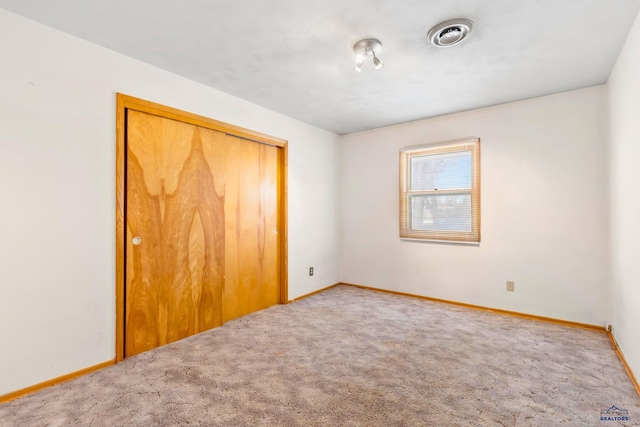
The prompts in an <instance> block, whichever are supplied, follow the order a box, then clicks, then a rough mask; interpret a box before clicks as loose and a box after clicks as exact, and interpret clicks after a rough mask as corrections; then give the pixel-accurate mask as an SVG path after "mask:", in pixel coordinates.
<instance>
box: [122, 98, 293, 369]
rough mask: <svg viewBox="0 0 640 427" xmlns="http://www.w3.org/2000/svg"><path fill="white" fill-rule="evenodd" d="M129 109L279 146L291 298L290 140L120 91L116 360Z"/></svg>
mask: <svg viewBox="0 0 640 427" xmlns="http://www.w3.org/2000/svg"><path fill="white" fill-rule="evenodd" d="M127 110H135V111H140V112H143V113H147V114H153V115H156V116H159V117H164V118H167V119H172V120H177V121H180V122H183V123H189V124H192V125H196V126H200V127H204V128H207V129H212V130H215V131H219V132H224V133H226V134H229V135H233V136H237V137H240V138H243V139H248V140H250V141H254V142H258V143H262V144H268V145H272V146H275V147H277V148H279V150H278V200H279V203H278V211H279V212H278V217H279V220H278V221H279V226H278V229H279V234H280V238H281V240H280V254H279V256H280V304H286V303H288V302H289V288H288V232H287V223H288V221H287V215H288V213H287V176H288V173H287V162H288V154H287V153H288V143H287V141H286V140H284V139H280V138H276V137H273V136H270V135H266V134H263V133H260V132H255V131H252V130H249V129H245V128H241V127H239V126H235V125H231V124H228V123H223V122H220V121H217V120H213V119H210V118H208V117H204V116H199V115H197V114H193V113H189V112H186V111H182V110H178V109H175V108H172V107H167V106H165V105H161V104H156V103H153V102H150V101H145V100H143V99H139V98H134V97H132V96H129V95H124V94H121V93H117V94H116V357H115V360H116V362H119V361H121V360H123V359H124V328H125V271H126V242H125V238H126V235H127V234H126V214H125V194H126V188H125V183H126V176H125V174H126V170H127V169H126V164H125V163H126V151H127V150H126V145H125V144H126V131H127V122H126V119H127V113H126V112H127Z"/></svg>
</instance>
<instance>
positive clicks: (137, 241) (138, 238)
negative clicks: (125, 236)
mask: <svg viewBox="0 0 640 427" xmlns="http://www.w3.org/2000/svg"><path fill="white" fill-rule="evenodd" d="M131 243H133V245H134V246H138V245H139V244H140V243H142V239H141V238H140V237H138V236H136V237H134V238H133V239H131Z"/></svg>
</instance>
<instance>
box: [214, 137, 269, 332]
mask: <svg viewBox="0 0 640 427" xmlns="http://www.w3.org/2000/svg"><path fill="white" fill-rule="evenodd" d="M225 147H226V150H227V152H226V155H225V156H224V157H225V178H226V190H225V204H224V209H225V217H226V224H227V229H226V246H225V247H226V261H225V265H226V269H225V270H226V282H225V287H224V292H223V304H222V307H223V313H224V320H225V321H226V320H230V319H234V318H236V317H240V316H243V315H245V314H248V313H252V312H254V311H258V310H262V309H263V308H267V307H270V306H272V305H275V304H278V303H279V302H280V260H279V253H280V251H279V230H278V148H276V147H273V146H270V145H265V144H256V143H255V142H251V141H247V140H244V139H240V138H237V137H233V136H227V144H225Z"/></svg>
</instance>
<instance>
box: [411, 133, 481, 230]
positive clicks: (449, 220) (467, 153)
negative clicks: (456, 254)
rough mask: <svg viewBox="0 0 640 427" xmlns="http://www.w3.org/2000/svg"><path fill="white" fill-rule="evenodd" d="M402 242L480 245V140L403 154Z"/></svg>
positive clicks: (426, 147) (418, 149) (413, 149)
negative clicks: (455, 242) (442, 242)
mask: <svg viewBox="0 0 640 427" xmlns="http://www.w3.org/2000/svg"><path fill="white" fill-rule="evenodd" d="M400 237H401V238H410V239H425V240H442V241H459V242H479V241H480V140H479V139H477V138H474V139H469V140H464V141H455V142H451V143H445V144H438V145H433V146H423V147H417V148H407V149H403V150H401V151H400Z"/></svg>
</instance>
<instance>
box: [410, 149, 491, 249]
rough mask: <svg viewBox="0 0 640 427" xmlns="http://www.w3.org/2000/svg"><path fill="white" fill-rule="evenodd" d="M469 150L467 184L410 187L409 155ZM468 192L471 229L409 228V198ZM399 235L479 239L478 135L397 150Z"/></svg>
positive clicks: (411, 237)
mask: <svg viewBox="0 0 640 427" xmlns="http://www.w3.org/2000/svg"><path fill="white" fill-rule="evenodd" d="M464 151H469V152H471V169H472V170H471V188H461V189H448V190H438V189H433V190H426V191H425V190H423V191H414V190H413V189H411V188H410V187H411V159H412V158H413V157H419V156H420V157H422V156H430V155H437V154H447V153H456V152H464ZM444 194H470V196H471V231H463V230H460V231H453V230H445V231H442V230H418V229H412V228H411V198H412V197H414V196H424V195H444ZM400 238H401V239H411V240H414V239H417V240H429V241H438V242H458V243H480V138H465V139H461V140H455V141H447V142H441V143H437V144H429V145H421V146H414V147H405V148H403V149H401V150H400Z"/></svg>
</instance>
